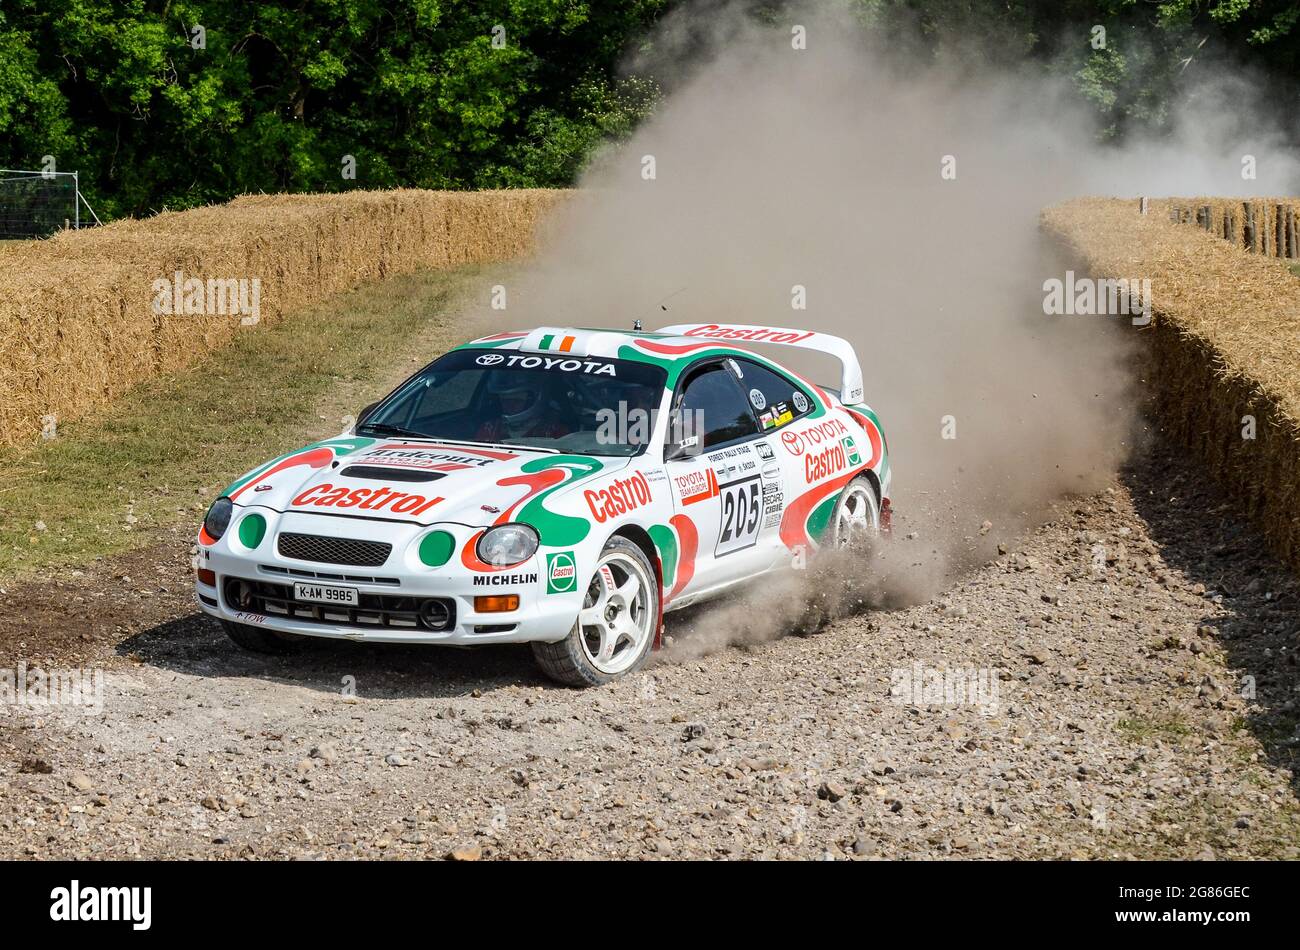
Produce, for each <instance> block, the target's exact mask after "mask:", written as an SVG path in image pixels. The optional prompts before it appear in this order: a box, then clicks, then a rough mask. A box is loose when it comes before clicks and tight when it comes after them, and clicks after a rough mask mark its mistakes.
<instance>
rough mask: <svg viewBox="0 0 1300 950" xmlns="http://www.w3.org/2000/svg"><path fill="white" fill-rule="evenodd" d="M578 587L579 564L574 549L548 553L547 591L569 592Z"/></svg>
mask: <svg viewBox="0 0 1300 950" xmlns="http://www.w3.org/2000/svg"><path fill="white" fill-rule="evenodd" d="M577 589H578V565H577V562H576V561H574V559H573V552H572V551H556V552H555V553H554V554H548V555H546V593H548V594H569V593H572V592H573V591H575V590H577Z"/></svg>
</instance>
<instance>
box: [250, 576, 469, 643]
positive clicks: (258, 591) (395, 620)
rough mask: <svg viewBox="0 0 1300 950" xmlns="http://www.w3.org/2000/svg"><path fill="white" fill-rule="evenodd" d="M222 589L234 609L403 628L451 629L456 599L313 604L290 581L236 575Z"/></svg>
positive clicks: (378, 597) (366, 598) (366, 597)
mask: <svg viewBox="0 0 1300 950" xmlns="http://www.w3.org/2000/svg"><path fill="white" fill-rule="evenodd" d="M224 592H225V597H226V604H227V606H230V607H232V608H234V609H235V610H246V611H250V612H252V613H258V614H266V616H268V617H283V618H285V619H287V620H297V621H306V622H307V623H328V624H335V625H339V626H352V627H361V628H376V627H387V628H393V629H403V630H419V629H425V630H450V629H451V628H452V627H454V626H456V602H455V601H454V600H452V599H450V598H447V597H400V596H397V595H394V594H367V593H361V594H360V595H359V599H360V601H361V602H360V603H359V604H358V605H357V606H356V607H349V606H345V605H343V604H316V603H309V602H307V601H302V600H296V599H295V598H294V596H293V585H292V584H273V583H271V582H270V581H257V580H248V579H246V578H239V577H229V578H226V582H225V585H224Z"/></svg>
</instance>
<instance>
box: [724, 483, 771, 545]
mask: <svg viewBox="0 0 1300 950" xmlns="http://www.w3.org/2000/svg"><path fill="white" fill-rule="evenodd" d="M719 495H720V496H721V498H720V499H719V500H720V501H721V502H722V524H721V529H720V530H719V532H718V546H717V547H716V548H715V549H714V555H715V556H717V557H721V556H722V555H724V554H730V553H732V552H733V551H740V550H742V549H744V548H749V547H753V546H754V543H755V542H756V541H758V529H759V527H760V526H761V525H762V522H763V488H762V479H760V478H759V477H758V476H757V475H755V476H754V477H752V478H744V479H741V480H740V481H735V482H728V483H727V484H725V485H720V486H719Z"/></svg>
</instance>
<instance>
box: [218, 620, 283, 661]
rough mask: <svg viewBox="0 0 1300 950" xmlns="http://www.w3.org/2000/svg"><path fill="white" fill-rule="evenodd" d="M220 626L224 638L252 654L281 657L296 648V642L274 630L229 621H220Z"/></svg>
mask: <svg viewBox="0 0 1300 950" xmlns="http://www.w3.org/2000/svg"><path fill="white" fill-rule="evenodd" d="M221 626H222V627H223V628H224V629H225V631H226V636H228V637H230V639H232V640H234V641H235V643H237V644H239V645H240V646H241V647H243V648H244V649H245V650H251V651H252V652H253V653H269V654H271V655H273V656H282V655H284V654H286V653H292V652H293V651H294V650H295V649H296V648H297V647H298V642H297V641H296V640H290V639H288V638H286V637H284V636H282V635H280V634H279V633H277V632H276V631H274V630H264V629H263V628H261V627H254V626H251V625H249V624H246V623H234V622H232V621H230V620H223V621H221Z"/></svg>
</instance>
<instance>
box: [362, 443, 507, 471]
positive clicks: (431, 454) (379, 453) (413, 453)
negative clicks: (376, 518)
mask: <svg viewBox="0 0 1300 950" xmlns="http://www.w3.org/2000/svg"><path fill="white" fill-rule="evenodd" d="M513 458H518V456H517V455H515V454H514V453H511V452H493V453H492V455H491V456H488V455H484V454H479V453H472V452H464V451H456V450H443V451H439V450H437V449H424V448H420V449H412V448H396V447H393V446H387V445H386V446H383V447H381V448H377V449H371V450H370V451H369V452H364V453H362V456H361V461H362V463H363V464H365V465H389V466H392V467H395V468H420V469H440V470H443V471H453V470H455V469H462V468H486V467H487V466H489V465H491V464H493V463H494V462H497V461H506V460H507V459H513Z"/></svg>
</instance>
